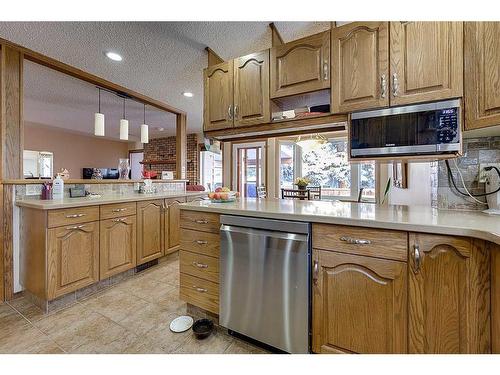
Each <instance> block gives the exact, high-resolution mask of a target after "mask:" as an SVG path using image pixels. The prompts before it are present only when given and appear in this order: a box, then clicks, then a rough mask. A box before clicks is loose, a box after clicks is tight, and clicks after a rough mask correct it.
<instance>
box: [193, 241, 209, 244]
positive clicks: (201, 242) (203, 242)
mask: <svg viewBox="0 0 500 375" xmlns="http://www.w3.org/2000/svg"><path fill="white" fill-rule="evenodd" d="M196 243H197V244H198V245H206V244H207V243H208V241H202V240H196Z"/></svg>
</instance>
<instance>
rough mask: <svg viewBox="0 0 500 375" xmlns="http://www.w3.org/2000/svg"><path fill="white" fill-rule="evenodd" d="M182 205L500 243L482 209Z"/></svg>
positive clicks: (498, 221) (269, 202)
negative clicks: (472, 238)
mask: <svg viewBox="0 0 500 375" xmlns="http://www.w3.org/2000/svg"><path fill="white" fill-rule="evenodd" d="M180 208H181V209H182V210H193V211H203V212H214V213H219V214H227V215H240V216H251V217H258V218H269V219H280V220H294V221H306V222H311V223H328V224H340V225H353V226H360V227H369V228H381V229H395V230H404V231H414V232H422V233H436V234H447V235H456V236H467V237H474V238H479V239H483V240H487V241H491V242H494V243H496V244H498V245H500V216H497V215H488V214H485V213H482V212H480V211H457V210H438V209H435V208H431V207H427V206H400V205H379V204H372V203H350V202H339V201H331V202H330V201H297V200H292V199H288V200H284V199H269V198H268V199H252V198H250V199H248V198H247V199H240V200H237V201H236V202H232V203H212V202H210V201H197V202H189V203H184V204H181V205H180Z"/></svg>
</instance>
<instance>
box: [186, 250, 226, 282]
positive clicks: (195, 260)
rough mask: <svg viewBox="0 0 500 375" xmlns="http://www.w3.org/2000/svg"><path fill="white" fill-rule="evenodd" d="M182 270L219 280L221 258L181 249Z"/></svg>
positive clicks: (208, 278)
mask: <svg viewBox="0 0 500 375" xmlns="http://www.w3.org/2000/svg"><path fill="white" fill-rule="evenodd" d="M179 259H180V262H179V263H180V272H182V273H187V274H189V275H191V276H196V277H200V278H202V279H205V280H208V281H212V282H214V283H218V282H219V259H217V258H213V257H208V256H206V255H201V254H196V253H191V252H189V251H184V250H181V251H180V257H179Z"/></svg>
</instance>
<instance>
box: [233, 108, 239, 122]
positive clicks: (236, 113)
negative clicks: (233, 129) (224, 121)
mask: <svg viewBox="0 0 500 375" xmlns="http://www.w3.org/2000/svg"><path fill="white" fill-rule="evenodd" d="M233 116H234V118H235V119H236V118H238V104H236V105H235V106H234V109H233Z"/></svg>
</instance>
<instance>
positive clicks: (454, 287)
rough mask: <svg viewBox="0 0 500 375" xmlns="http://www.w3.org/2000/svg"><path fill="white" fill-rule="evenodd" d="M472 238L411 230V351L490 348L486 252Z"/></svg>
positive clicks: (477, 351) (455, 350) (448, 351)
mask: <svg viewBox="0 0 500 375" xmlns="http://www.w3.org/2000/svg"><path fill="white" fill-rule="evenodd" d="M471 241H475V240H471V239H470V238H465V237H450V236H440V235H432V234H416V233H410V237H409V244H410V270H409V288H408V289H409V293H408V296H409V309H408V312H409V333H408V335H409V340H408V345H409V352H410V353H430V354H437V353H446V354H453V353H481V352H489V350H490V338H489V319H488V315H489V298H490V297H489V276H488V275H489V255H488V253H487V251H486V250H485V249H484V246H475V247H474V248H473V247H472V245H471V244H472V242H471ZM479 243H481V241H479Z"/></svg>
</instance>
